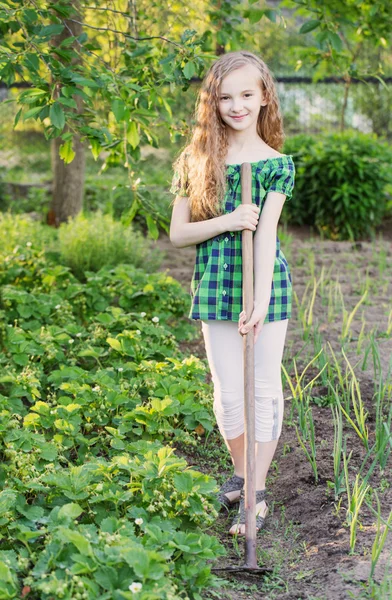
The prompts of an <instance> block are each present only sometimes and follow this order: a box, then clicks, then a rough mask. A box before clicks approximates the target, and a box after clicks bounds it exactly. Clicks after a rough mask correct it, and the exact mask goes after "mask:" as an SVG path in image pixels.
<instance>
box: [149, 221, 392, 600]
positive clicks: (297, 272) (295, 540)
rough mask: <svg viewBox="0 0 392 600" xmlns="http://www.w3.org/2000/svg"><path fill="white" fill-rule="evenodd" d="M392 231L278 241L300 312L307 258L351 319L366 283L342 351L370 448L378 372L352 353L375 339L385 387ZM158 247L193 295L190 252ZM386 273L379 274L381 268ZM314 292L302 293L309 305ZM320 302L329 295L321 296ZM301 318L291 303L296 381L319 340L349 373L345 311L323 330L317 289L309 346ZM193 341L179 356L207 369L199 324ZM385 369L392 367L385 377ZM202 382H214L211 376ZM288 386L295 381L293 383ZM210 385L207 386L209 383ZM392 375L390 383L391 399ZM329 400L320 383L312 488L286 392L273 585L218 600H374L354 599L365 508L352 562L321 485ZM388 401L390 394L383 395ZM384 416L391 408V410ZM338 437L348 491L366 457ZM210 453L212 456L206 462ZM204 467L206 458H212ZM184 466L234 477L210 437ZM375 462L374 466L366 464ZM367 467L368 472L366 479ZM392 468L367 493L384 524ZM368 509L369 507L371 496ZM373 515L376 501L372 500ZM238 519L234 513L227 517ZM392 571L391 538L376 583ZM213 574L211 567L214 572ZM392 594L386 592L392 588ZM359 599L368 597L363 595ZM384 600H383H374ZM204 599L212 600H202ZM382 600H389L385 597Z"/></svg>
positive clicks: (272, 481) (339, 508)
mask: <svg viewBox="0 0 392 600" xmlns="http://www.w3.org/2000/svg"><path fill="white" fill-rule="evenodd" d="M390 225H391V224H390V223H389V224H388V226H387V227H385V228H384V230H383V231H382V239H380V238H378V239H377V241H374V242H372V241H366V240H364V241H361V242H356V243H354V244H353V243H351V242H334V241H323V240H320V239H319V238H317V237H315V236H314V235H313V234H312V233H311V232H310V231H309V230H308V229H304V228H290V227H289V228H287V230H286V231H285V233H287V234H288V235H289V238H288V241H287V242H286V243H285V242H284V241H282V236H281V235H280V233H279V237H280V239H281V244H282V249H283V251H284V253H285V255H286V257H287V260H288V263H289V265H290V270H291V273H292V278H293V288H294V291H295V293H296V295H297V298H298V302H299V304H300V303H301V300H302V298H303V295H304V293H305V291H306V287H307V286H308V285H309V281H311V283H312V282H313V279H312V276H311V265H312V260H311V258H312V255H313V256H314V276H315V277H316V278H319V277H320V274H321V271H322V269H324V271H323V272H324V275H325V277H326V279H327V280H338V281H339V282H340V286H341V291H342V295H343V298H344V305H345V308H346V310H347V311H348V313H350V312H351V311H352V309H353V308H354V307H355V305H356V304H357V302H358V301H359V300H360V297H361V292H360V290H361V284H363V283H364V282H365V280H366V277H367V278H368V281H369V283H370V294H369V295H368V296H367V298H366V300H365V302H364V303H363V304H362V305H361V306H360V307H359V309H358V311H357V313H356V315H355V316H354V319H353V322H352V326H351V332H352V333H351V339H350V341H349V342H348V343H346V344H345V346H344V347H345V351H346V356H347V358H348V360H349V361H350V362H351V364H352V366H353V367H354V370H355V374H356V376H357V378H358V381H359V383H360V390H361V395H362V398H363V401H364V404H365V407H366V411H368V413H369V414H368V418H367V423H368V429H369V439H370V446H372V445H373V443H374V437H375V401H374V394H375V391H376V387H377V381H378V378H379V375H380V370H377V372H376V375H375V371H374V363H373V358H372V354H371V351H370V352H368V355H367V359H366V360H364V359H365V357H366V349H367V347H368V341H367V340H365V342H364V344H363V345H362V346H360V347H359V348H358V335H359V333H360V331H361V328H362V325H363V322H362V319H365V324H364V326H363V333H364V334H365V335H366V334H367V333H369V332H370V331H371V330H372V329H375V332H376V333H375V341H376V343H377V345H378V348H379V357H380V368H381V373H382V377H383V381H384V383H385V382H386V380H387V376H388V366H389V367H390V365H391V356H392V338H391V335H390V334H389V335H388V336H387V335H386V333H385V332H386V331H387V327H388V314H389V312H390V311H391V308H392V305H391V297H392V276H391V273H392V260H391V257H392V227H391V226H390ZM156 244H157V245H158V246H159V248H160V249H161V250H162V251H163V252H164V253H165V254H166V257H165V259H164V262H163V264H162V266H161V268H160V270H162V271H165V270H168V272H169V274H170V275H171V276H172V277H174V278H175V279H177V280H178V281H180V282H181V284H182V285H183V286H184V289H185V290H186V291H188V292H189V286H190V281H191V277H192V272H193V266H194V262H195V247H194V246H193V247H188V248H183V249H176V248H174V247H173V246H172V244H171V242H170V240H169V238H168V237H167V236H166V235H164V234H162V235H161V237H160V238H159V239H158V240H157V242H156ZM380 260H381V261H382V264H383V265H384V267H381V268H380V267H379V266H378V265H379V264H381V263H380ZM311 291H312V286H310V289H308V291H307V297H308V298H309V297H310V295H311ZM324 298H325V295H324ZM299 313H300V310H299V308H298V305H297V303H296V302H295V301H294V299H293V318H292V319H291V320H290V323H289V327H288V332H287V337H286V345H285V353H284V357H283V364H284V365H285V367H286V369H287V370H288V372H289V375H290V377H292V378H294V365H293V358H295V362H296V364H297V368H298V372H299V373H301V372H302V370H303V369H304V367H305V366H306V365H307V363H308V362H309V360H310V358H312V357H313V356H314V355H315V353H316V351H315V350H314V336H315V331H317V332H318V334H319V335H320V336H322V339H321V342H320V345H322V346H323V347H324V348H325V350H326V359H327V360H328V361H330V362H332V361H333V358H332V354H331V353H330V352H328V350H327V346H328V343H329V344H330V345H331V347H332V349H333V351H334V352H335V353H336V356H337V358H338V360H339V362H340V364H341V366H342V368H343V373H344V372H345V359H344V357H343V355H342V353H341V347H342V344H341V342H340V340H339V335H340V332H341V328H342V311H341V310H339V311H338V314H337V315H336V319H335V320H334V321H329V320H328V306H327V302H326V301H325V300H323V294H322V293H321V292H320V289H319V288H318V293H317V295H316V300H315V305H314V316H313V326H312V328H311V331H310V333H309V338H308V340H305V339H304V337H303V327H302V323H301V321H300V318H299ZM194 323H195V331H196V337H195V340H193V341H191V342H186V343H183V344H182V349H183V350H184V351H185V352H186V353H189V354H194V355H195V356H198V357H200V358H202V359H206V354H205V349H204V342H203V336H202V332H201V324H200V321H195V322H194ZM390 368H391V367H390ZM317 373H318V369H317V368H311V369H309V372H308V376H307V378H306V381H310V380H311V379H312V377H314V376H315V375H317ZM207 381H209V382H211V377H210V374H207ZM293 382H295V380H294V379H293ZM211 385H212V383H211ZM390 386H391V375H390V374H389V397H390V394H391V392H390ZM329 393H330V390H328V389H327V386H322V385H321V383H320V385H318V386H315V387H314V388H313V393H312V395H313V399H314V400H315V404H312V407H313V416H314V423H315V431H316V439H317V466H318V471H319V480H318V483H317V484H316V483H315V480H314V476H313V472H312V469H311V466H310V464H309V462H308V461H307V459H306V457H305V454H304V452H303V450H302V449H301V447H300V445H299V443H298V439H297V436H296V432H295V428H294V427H293V426H292V425H290V424H289V423H288V417H289V415H290V409H291V390H290V388H289V386H288V385H287V382H286V384H285V386H284V397H285V421H284V425H283V431H282V435H281V437H280V439H279V443H278V447H277V450H276V453H275V456H274V461H273V463H272V465H271V468H270V472H269V476H268V480H267V491H268V496H267V502H268V504H269V508H270V512H269V515H268V517H267V519H266V524H265V528H264V529H263V530H262V532H260V534H259V537H258V540H259V541H258V557H259V564H260V565H263V566H266V567H268V568H270V569H272V570H273V571H274V573H273V576H272V577H270V578H269V579H265V578H264V579H263V578H258V577H257V576H254V575H252V574H246V573H243V574H241V575H237V576H234V575H232V574H229V575H227V574H224V575H223V576H224V577H225V578H226V579H227V581H228V583H227V584H226V586H225V588H224V591H223V592H222V593H221V595H220V596H219V598H222V599H234V598H254V599H259V598H271V599H272V598H279V599H281V600H298V599H309V600H310V599H311V600H316V599H317V600H330V599H331V600H345V599H347V598H353V597H356V598H360V597H361V598H370V597H372V598H377V599H381V600H384V597H383V596H382V594H381V592H380V593H379V595H376V596H373V595H372V596H370V595H363V596H362V595H360V593H361V582H362V583H363V582H366V580H367V577H368V574H369V569H370V554H371V548H372V544H373V541H374V538H375V533H376V517H375V515H374V513H373V512H372V511H371V509H370V508H369V507H368V505H367V504H366V503H364V504H363V505H362V508H361V512H360V517H359V525H358V531H357V542H356V547H355V554H350V545H349V539H350V531H349V528H348V527H347V526H346V525H345V517H346V507H347V497H346V494H343V496H342V500H341V503H340V504H339V502H336V501H335V499H334V494H333V490H332V489H331V488H330V487H328V486H327V481H332V480H333V443H334V427H333V419H332V412H331V408H330V406H328V405H324V406H323V405H322V404H323V403H322V399H323V398H324V397H326V396H327V395H328V394H329ZM385 393H387V391H385ZM387 408H389V406H388V407H387ZM343 435H347V451H348V454H349V452H350V451H351V450H352V456H351V460H350V462H349V472H350V485H352V483H353V481H354V480H355V476H356V473H357V472H358V471H359V468H360V466H361V464H362V462H363V461H364V459H365V456H366V450H365V447H364V445H363V443H362V442H361V440H360V439H359V437H358V435H357V434H356V433H355V431H354V430H353V428H352V427H350V426H349V425H348V423H347V422H345V423H344V430H343ZM217 447H220V450H219V452H220V456H224V458H223V461H222V460H221V461H220V462H219V459H218V462H217V463H216V464H215V462H214V460H213V458H211V457H213V456H214V452H217V450H216V448H217ZM208 453H210V454H208ZM208 457H210V458H208ZM187 459H188V461H189V463H190V464H192V465H194V466H195V467H197V468H198V469H199V470H201V471H204V472H206V473H211V474H212V475H214V476H215V477H216V478H217V479H218V480H219V481H220V480H223V479H224V478H225V477H226V476H229V475H231V473H232V469H231V465H230V461H229V458H228V456H227V452H226V451H225V448H224V445H223V443H222V441H221V439H220V437H219V435H218V433H217V432H216V431H214V433H213V434H211V435H210V437H209V438H208V439H207V441H206V442H205V443H204V441H203V450H202V451H201V452H200V453H198V452H196V453H194V454H192V456H187ZM371 460H372V459H371ZM371 460H369V461H368V462H367V465H366V470H365V472H367V470H368V468H369V467H370V463H371ZM391 462H392V459H391V458H390V459H389V462H388V463H387V466H386V469H385V470H384V472H383V473H381V472H380V468H379V467H378V466H376V468H375V469H374V471H373V474H372V476H371V478H370V480H369V483H370V485H371V487H372V488H373V489H377V494H378V496H379V498H380V502H381V507H382V516H383V518H384V519H386V518H387V517H388V514H389V511H390V510H391V508H392V488H391V481H392V468H391ZM367 499H369V500H370V499H371V497H370V495H369V496H367ZM371 502H372V504H373V507H374V508H376V503H375V499H374V497H373V499H372V501H371ZM232 510H236V509H232ZM232 514H234V513H231V514H229V515H227V514H222V515H221V516H220V517H219V519H218V521H217V522H216V524H215V526H214V528H213V529H212V530H211V533H212V534H214V535H217V536H218V537H219V538H220V539H221V541H222V543H223V544H224V545H225V547H226V548H227V552H228V554H227V556H226V557H225V558H224V559H221V560H220V565H221V566H225V565H230V564H232V565H238V564H241V563H242V559H243V538H239V540H238V543H239V550H240V555H239V554H238V552H237V551H236V547H235V543H234V541H233V538H232V536H230V535H229V534H228V533H227V531H228V529H229V527H230V522H231V518H232ZM387 563H390V568H389V577H392V534H391V533H390V534H389V536H388V537H387V541H386V544H385V546H384V549H383V552H382V554H381V557H380V560H379V562H378V565H377V568H376V577H375V579H376V581H381V580H382V579H383V576H384V570H385V567H386V565H387ZM215 566H216V565H215ZM390 589H392V586H391V588H390ZM363 593H364V592H363ZM380 594H381V595H380ZM205 597H206V598H212V597H217V596H212V595H209V594H207V595H206V596H205ZM385 600H387V598H386V597H385Z"/></svg>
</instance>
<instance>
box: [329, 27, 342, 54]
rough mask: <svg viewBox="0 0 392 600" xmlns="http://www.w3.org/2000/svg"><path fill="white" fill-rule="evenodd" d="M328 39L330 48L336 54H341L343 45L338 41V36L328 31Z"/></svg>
mask: <svg viewBox="0 0 392 600" xmlns="http://www.w3.org/2000/svg"><path fill="white" fill-rule="evenodd" d="M328 39H329V41H330V43H331V46H332V48H333V49H334V50H336V52H341V51H342V50H343V43H342V40H341V39H340V36H339V35H338V34H337V33H334V32H333V31H328Z"/></svg>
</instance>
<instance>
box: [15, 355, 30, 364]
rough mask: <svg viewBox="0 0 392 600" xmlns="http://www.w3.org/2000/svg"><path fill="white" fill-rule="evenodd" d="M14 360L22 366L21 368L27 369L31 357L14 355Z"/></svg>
mask: <svg viewBox="0 0 392 600" xmlns="http://www.w3.org/2000/svg"><path fill="white" fill-rule="evenodd" d="M12 359H13V361H14V362H15V363H16V364H17V365H20V366H21V367H25V366H26V365H27V363H28V362H29V357H28V355H27V354H14V355H13V357H12Z"/></svg>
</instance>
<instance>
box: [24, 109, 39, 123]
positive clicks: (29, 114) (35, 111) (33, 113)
mask: <svg viewBox="0 0 392 600" xmlns="http://www.w3.org/2000/svg"><path fill="white" fill-rule="evenodd" d="M42 108H43V107H42V106H35V107H34V108H30V110H28V111H27V112H26V113H25V114H24V115H23V121H26V119H31V118H32V117H35V116H36V115H39V113H40V112H41V111H42Z"/></svg>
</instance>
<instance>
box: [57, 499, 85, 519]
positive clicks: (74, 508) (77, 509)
mask: <svg viewBox="0 0 392 600" xmlns="http://www.w3.org/2000/svg"><path fill="white" fill-rule="evenodd" d="M82 512H83V508H82V507H81V506H80V505H79V504H76V502H70V503H69V504H64V506H62V507H61V508H60V510H59V512H58V513H57V517H58V518H64V517H65V518H66V519H76V518H77V517H79V516H80V515H81V514H82Z"/></svg>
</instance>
